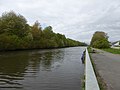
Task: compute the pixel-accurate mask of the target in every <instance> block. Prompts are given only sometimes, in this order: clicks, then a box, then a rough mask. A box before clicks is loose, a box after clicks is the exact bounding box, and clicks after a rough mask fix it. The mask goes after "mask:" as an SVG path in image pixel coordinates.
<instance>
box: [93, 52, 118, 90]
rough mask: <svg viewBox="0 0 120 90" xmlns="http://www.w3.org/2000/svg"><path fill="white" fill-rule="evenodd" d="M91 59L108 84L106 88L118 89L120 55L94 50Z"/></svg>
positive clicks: (109, 89) (110, 89)
mask: <svg viewBox="0 0 120 90" xmlns="http://www.w3.org/2000/svg"><path fill="white" fill-rule="evenodd" d="M96 51H97V52H98V53H92V54H91V55H92V59H93V61H94V63H95V64H96V68H97V70H98V73H99V74H100V76H101V77H102V78H103V79H104V81H105V83H106V84H107V86H108V90H120V55H115V54H111V53H108V52H105V51H101V50H96Z"/></svg>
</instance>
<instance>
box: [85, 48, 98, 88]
mask: <svg viewBox="0 0 120 90" xmlns="http://www.w3.org/2000/svg"><path fill="white" fill-rule="evenodd" d="M85 90H100V87H99V85H98V81H97V78H96V76H95V72H94V69H93V66H92V63H91V60H90V57H89V54H88V50H87V48H86V56H85Z"/></svg>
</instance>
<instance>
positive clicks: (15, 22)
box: [0, 11, 29, 37]
mask: <svg viewBox="0 0 120 90" xmlns="http://www.w3.org/2000/svg"><path fill="white" fill-rule="evenodd" d="M28 30H29V25H28V24H27V21H26V19H25V18H24V17H23V16H22V15H17V14H15V13H14V12H13V11H11V12H9V13H3V15H2V17H0V34H2V33H9V34H12V35H17V36H18V37H24V36H25V35H27V33H28Z"/></svg>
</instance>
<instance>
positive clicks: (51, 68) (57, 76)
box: [0, 47, 85, 90]
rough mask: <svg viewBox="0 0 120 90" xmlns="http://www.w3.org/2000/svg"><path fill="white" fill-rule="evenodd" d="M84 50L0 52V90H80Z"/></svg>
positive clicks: (79, 48)
mask: <svg viewBox="0 0 120 90" xmlns="http://www.w3.org/2000/svg"><path fill="white" fill-rule="evenodd" d="M83 50H85V48H84V47H72V48H62V49H48V50H28V51H12V52H10V51H9V52H0V90H82V89H81V80H82V78H83V75H84V65H83V64H82V62H81V59H80V58H81V55H82V52H83Z"/></svg>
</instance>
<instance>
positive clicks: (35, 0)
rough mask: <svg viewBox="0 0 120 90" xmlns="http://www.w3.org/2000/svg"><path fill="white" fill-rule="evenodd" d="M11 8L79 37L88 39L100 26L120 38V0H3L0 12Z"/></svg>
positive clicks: (114, 39) (112, 39) (57, 29)
mask: <svg viewBox="0 0 120 90" xmlns="http://www.w3.org/2000/svg"><path fill="white" fill-rule="evenodd" d="M6 2H7V3H6ZM11 2H12V3H11ZM10 10H14V11H15V12H17V13H20V14H22V15H23V16H25V17H26V18H27V20H28V23H30V24H33V23H34V21H35V20H39V21H40V23H41V25H43V26H47V25H52V26H53V28H54V31H55V32H59V33H62V34H65V35H66V36H67V37H69V38H72V39H76V40H79V41H85V42H89V41H90V39H91V37H92V34H93V33H94V32H95V31H98V30H100V31H105V32H107V33H108V35H109V37H110V41H116V40H119V39H120V30H119V29H120V0H15V1H14V2H13V0H0V14H2V13H3V12H4V11H10Z"/></svg>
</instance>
